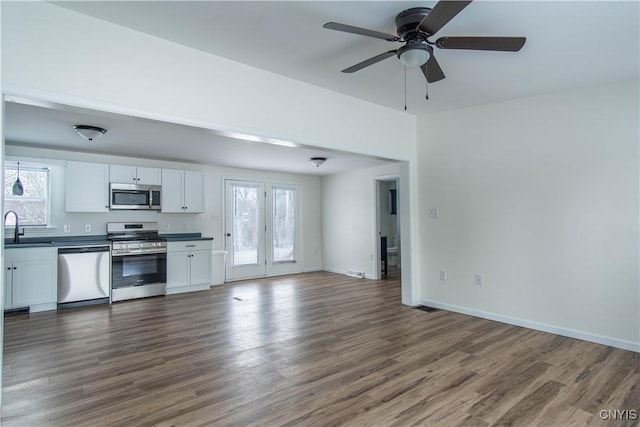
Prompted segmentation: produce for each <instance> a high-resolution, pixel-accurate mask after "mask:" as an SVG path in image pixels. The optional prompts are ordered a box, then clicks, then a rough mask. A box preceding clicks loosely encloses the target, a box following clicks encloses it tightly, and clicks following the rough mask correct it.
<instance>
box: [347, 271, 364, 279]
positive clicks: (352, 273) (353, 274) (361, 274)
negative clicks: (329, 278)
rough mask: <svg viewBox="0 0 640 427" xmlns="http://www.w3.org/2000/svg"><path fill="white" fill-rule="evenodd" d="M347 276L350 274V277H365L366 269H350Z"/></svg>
mask: <svg viewBox="0 0 640 427" xmlns="http://www.w3.org/2000/svg"><path fill="white" fill-rule="evenodd" d="M347 276H349V277H357V278H358V279H363V278H364V271H355V270H349V271H347Z"/></svg>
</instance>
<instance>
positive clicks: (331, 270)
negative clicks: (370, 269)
mask: <svg viewBox="0 0 640 427" xmlns="http://www.w3.org/2000/svg"><path fill="white" fill-rule="evenodd" d="M322 271H326V272H329V273H336V274H342V275H343V276H346V275H347V272H348V270H340V269H339V268H330V267H323V268H322ZM364 278H365V279H369V280H379V279H376V277H375V275H373V274H368V273H365V274H364Z"/></svg>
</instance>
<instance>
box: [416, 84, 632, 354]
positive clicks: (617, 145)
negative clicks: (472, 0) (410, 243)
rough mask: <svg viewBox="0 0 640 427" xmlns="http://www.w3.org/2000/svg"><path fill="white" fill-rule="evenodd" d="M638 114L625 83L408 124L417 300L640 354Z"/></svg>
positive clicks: (541, 97)
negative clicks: (413, 127) (436, 213)
mask: <svg viewBox="0 0 640 427" xmlns="http://www.w3.org/2000/svg"><path fill="white" fill-rule="evenodd" d="M638 117H639V111H638V82H637V81H632V82H622V83H617V84H610V85H603V86H598V87H591V88H585V89H579V90H572V91H567V92H563V93H557V94H550V95H544V96H538V97H532V98H527V99H521V100H515V101H512V102H505V103H501V104H494V105H487V106H481V107H474V108H467V109H462V110H458V111H451V112H445V113H441V114H435V115H431V116H429V117H424V118H421V120H420V121H419V127H418V134H419V135H420V137H419V139H420V141H419V144H418V159H419V164H420V168H419V175H418V182H419V186H420V191H419V193H420V200H419V201H418V203H419V211H420V212H424V213H426V212H428V209H429V208H434V207H437V208H439V209H440V215H441V217H440V218H439V219H430V218H426V216H423V217H425V218H426V219H425V220H424V221H421V223H420V239H419V240H420V245H421V252H420V257H419V258H418V262H420V264H421V273H422V275H421V283H422V288H421V291H420V293H421V297H422V299H423V301H428V302H433V303H435V304H440V305H441V306H444V307H446V308H451V309H454V310H458V311H463V312H465V311H466V312H469V313H471V314H476V315H480V316H485V317H493V318H496V319H498V320H506V321H509V322H513V323H516V324H523V325H526V326H533V327H537V328H539V329H543V330H551V331H555V332H557V333H560V334H565V335H570V336H576V337H580V338H584V339H588V340H592V341H596V342H602V343H608V344H612V345H616V346H619V347H623V348H632V349H635V350H636V351H638V350H640V345H639V344H638V343H639V341H640V339H639V335H640V331H639V328H640V318H639V313H640V306H639V301H640V294H639V277H638V267H639V266H638V262H639V254H638V241H639V240H638V239H639V235H638V218H639V215H638V210H639V201H638V187H639V181H638V155H639V150H638V141H639V136H638V132H639V131H638V129H639V123H638V120H639V119H638ZM462 123H463V124H464V126H461V125H460V124H462ZM440 270H446V271H447V273H448V281H447V282H441V281H439V280H438V273H439V271H440ZM478 273H480V274H484V278H485V283H484V286H482V287H479V286H475V285H474V275H475V274H478Z"/></svg>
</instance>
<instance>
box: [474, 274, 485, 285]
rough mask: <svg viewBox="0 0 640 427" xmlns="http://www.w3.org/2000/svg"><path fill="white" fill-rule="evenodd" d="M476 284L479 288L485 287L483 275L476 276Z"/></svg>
mask: <svg viewBox="0 0 640 427" xmlns="http://www.w3.org/2000/svg"><path fill="white" fill-rule="evenodd" d="M475 283H476V285H477V286H482V285H484V276H483V275H482V274H476V280H475Z"/></svg>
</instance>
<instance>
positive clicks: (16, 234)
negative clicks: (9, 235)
mask: <svg viewBox="0 0 640 427" xmlns="http://www.w3.org/2000/svg"><path fill="white" fill-rule="evenodd" d="M10 213H12V214H14V215H15V217H16V228H15V230H14V231H13V243H20V236H24V231H23V232H22V233H20V220H19V219H18V214H17V213H16V211H7V213H6V214H4V223H3V224H4V225H6V224H7V216H8V215H9V214H10Z"/></svg>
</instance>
